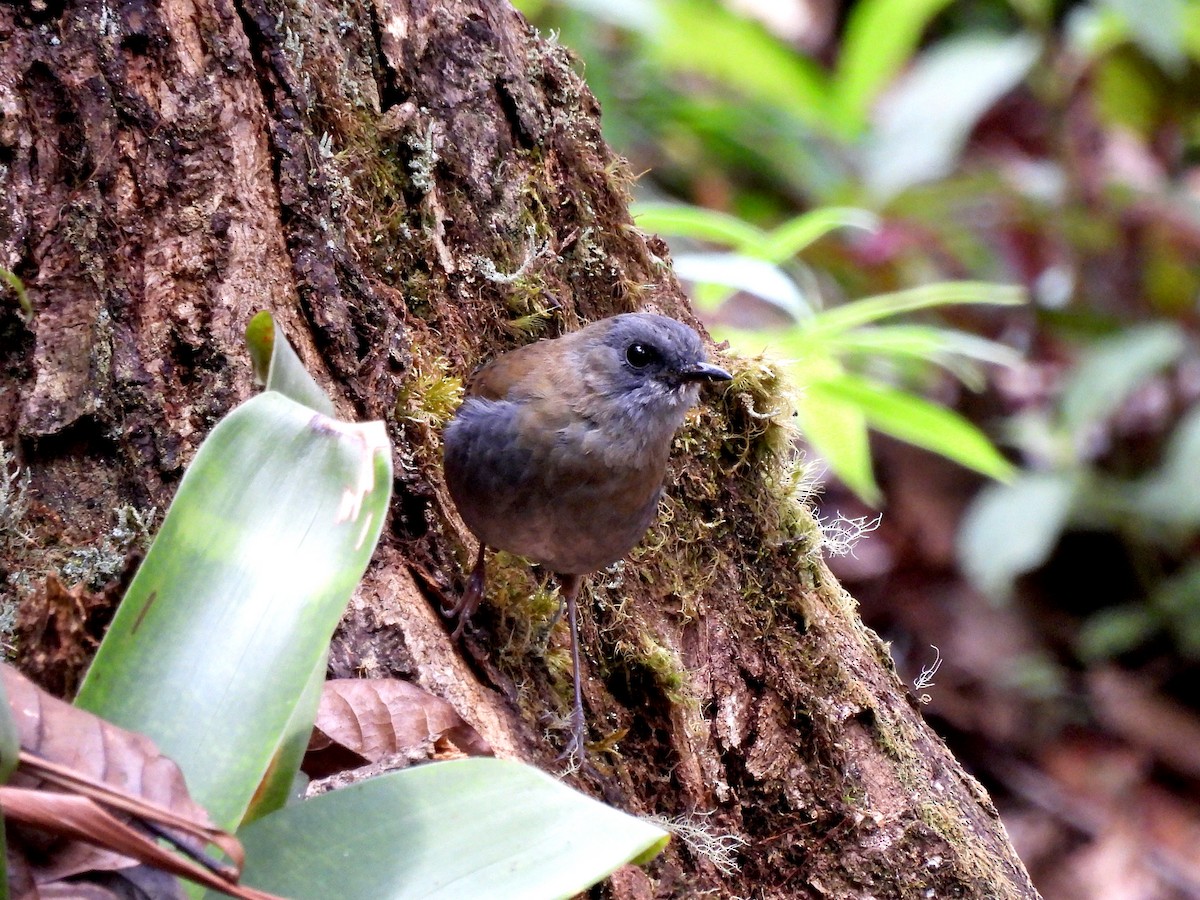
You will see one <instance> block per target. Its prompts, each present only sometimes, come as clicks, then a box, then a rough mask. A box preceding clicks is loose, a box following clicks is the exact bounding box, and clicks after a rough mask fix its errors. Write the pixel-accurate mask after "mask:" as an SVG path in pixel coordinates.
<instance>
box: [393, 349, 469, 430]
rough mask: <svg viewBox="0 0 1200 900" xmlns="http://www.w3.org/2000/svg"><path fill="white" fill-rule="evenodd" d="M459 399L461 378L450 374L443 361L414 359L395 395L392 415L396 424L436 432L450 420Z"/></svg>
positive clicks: (440, 358)
mask: <svg viewBox="0 0 1200 900" xmlns="http://www.w3.org/2000/svg"><path fill="white" fill-rule="evenodd" d="M462 398H463V383H462V379H461V378H459V377H458V376H456V375H451V374H450V363H449V362H448V361H447V360H446V359H445V358H443V357H440V356H438V357H434V358H432V359H429V360H422V359H414V360H413V365H412V367H411V368H410V369H409V371H408V373H407V376H406V377H405V379H404V381H403V382H402V383H401V385H400V390H399V391H398V392H397V394H396V403H395V406H394V407H393V410H392V416H393V417H394V418H395V419H396V420H397V421H401V422H414V423H416V424H418V425H424V426H428V427H429V428H434V429H440V428H441V427H442V426H443V425H445V424H446V423H447V422H449V421H450V417H451V416H453V415H454V411H455V410H456V409H458V406H459V404H460V403H462Z"/></svg>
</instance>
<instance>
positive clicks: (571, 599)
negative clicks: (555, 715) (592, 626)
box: [558, 575, 587, 768]
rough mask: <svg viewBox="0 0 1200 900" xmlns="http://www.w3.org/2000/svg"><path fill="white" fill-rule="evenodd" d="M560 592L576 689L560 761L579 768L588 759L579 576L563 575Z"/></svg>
mask: <svg viewBox="0 0 1200 900" xmlns="http://www.w3.org/2000/svg"><path fill="white" fill-rule="evenodd" d="M560 590H561V592H562V594H563V596H564V597H565V598H566V605H567V621H568V622H569V623H570V626H571V667H572V681H573V685H574V688H575V705H574V706H573V707H572V708H571V738H570V740H568V741H567V745H566V747H564V748H563V752H562V754H561V755H560V756H559V757H558V759H559V761H560V762H561V761H562V760H569V761H570V763H571V765H572V767H573V768H577V767H578V765H579V764H580V763H582V762H583V761H584V760H586V758H587V745H586V741H585V738H586V727H585V723H584V719H583V683H582V677H581V670H580V667H579V615H578V610H577V606H576V602H575V600H576V598H577V597H578V596H579V576H578V575H563V576H562V584H561V587H560Z"/></svg>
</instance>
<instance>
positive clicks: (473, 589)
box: [450, 541, 487, 641]
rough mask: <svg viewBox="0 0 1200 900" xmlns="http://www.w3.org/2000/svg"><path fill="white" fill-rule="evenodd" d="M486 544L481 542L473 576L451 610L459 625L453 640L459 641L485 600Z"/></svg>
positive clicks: (452, 636) (452, 616) (452, 637)
mask: <svg viewBox="0 0 1200 900" xmlns="http://www.w3.org/2000/svg"><path fill="white" fill-rule="evenodd" d="M483 553H484V546H483V542H482V541H481V542H480V544H479V555H478V556H477V557H475V568H473V569H471V577H470V578H468V579H467V586H466V588H465V589H464V590H463V593H462V596H461V597H459V598H458V603H456V604H455V605H454V609H453V610H451V611H450V616H451V618H457V619H458V625H457V626H456V627H455V629H454V634H452V635H451V636H450V637H451V640H455V641H457V640H458V639H459V638H460V637H462V633H463V629H464V628H465V627H466V625H467V623H468V622H470V621H471V616H473V615H474V614H475V610H477V609H479V602H480V601H481V600H483V582H484V577H485V575H486V574H487V566H486V565H485V564H484V561H483Z"/></svg>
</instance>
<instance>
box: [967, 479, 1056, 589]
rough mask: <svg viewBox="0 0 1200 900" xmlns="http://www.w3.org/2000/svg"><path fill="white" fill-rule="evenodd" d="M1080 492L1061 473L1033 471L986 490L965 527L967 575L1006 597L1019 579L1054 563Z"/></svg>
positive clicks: (980, 585)
mask: <svg viewBox="0 0 1200 900" xmlns="http://www.w3.org/2000/svg"><path fill="white" fill-rule="evenodd" d="M1077 492H1078V486H1077V484H1076V481H1075V479H1074V478H1072V477H1071V476H1070V475H1068V474H1066V473H1059V472H1040V473H1039V472H1029V473H1025V474H1022V475H1020V476H1018V477H1017V478H1015V479H1013V480H1012V481H1011V482H1009V483H1008V484H990V485H988V486H986V487H985V488H984V489H983V490H982V491H980V493H979V495H978V496H977V497H976V498H975V500H974V501H973V502H972V504H971V507H970V509H968V510H967V514H966V516H964V517H963V522H962V525H961V526H960V528H959V532H958V559H959V564H960V565H961V566H962V570H963V574H965V575H966V576H967V578H968V579H970V581H971V583H972V584H974V585H975V586H976V587H977V588H978V589H979V590H981V591H983V592H984V593H985V594H988V595H990V596H992V597H996V598H1000V599H1003V598H1006V597H1007V596H1008V595H1009V593H1010V592H1011V590H1012V584H1013V582H1014V581H1015V580H1016V578H1017V577H1018V576H1020V575H1024V574H1025V573H1026V572H1032V571H1033V570H1034V569H1036V568H1037V567H1038V566H1040V565H1041V564H1042V563H1044V562H1045V561H1046V560H1047V559H1049V558H1050V553H1051V551H1053V549H1054V547H1055V546H1056V545H1057V544H1058V540H1059V537H1060V536H1061V535H1062V532H1063V528H1065V527H1066V524H1067V520H1068V518H1069V516H1070V514H1071V510H1072V508H1073V506H1074V503H1075V497H1076V494H1077Z"/></svg>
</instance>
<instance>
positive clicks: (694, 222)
mask: <svg viewBox="0 0 1200 900" xmlns="http://www.w3.org/2000/svg"><path fill="white" fill-rule="evenodd" d="M631 211H632V213H633V218H634V221H635V222H636V223H637V227H638V228H640V229H642V230H643V231H647V232H653V233H657V234H662V235H667V236H669V237H682V238H692V239H693V240H697V241H709V242H710V243H713V244H720V245H721V246H723V247H730V248H733V249H735V250H743V251H749V250H750V249H751V248H754V247H758V246H760V245H761V244H762V243H763V242H764V241H765V240H766V236H767V235H766V232H764V231H763V230H762V229H761V228H756V227H755V226H753V225H751V224H750V223H749V222H744V221H742V220H741V219H739V218H738V217H737V216H731V215H729V214H728V213H723V212H717V211H716V210H712V209H705V208H704V207H701V206H687V205H686V204H683V203H635V204H634V205H633V208H632V210H631Z"/></svg>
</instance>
